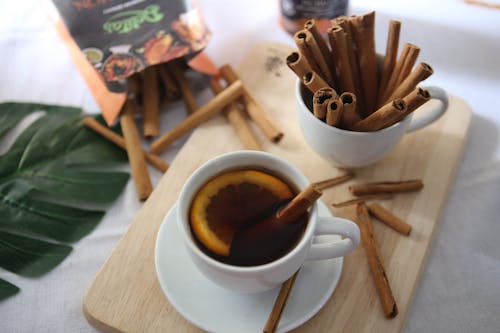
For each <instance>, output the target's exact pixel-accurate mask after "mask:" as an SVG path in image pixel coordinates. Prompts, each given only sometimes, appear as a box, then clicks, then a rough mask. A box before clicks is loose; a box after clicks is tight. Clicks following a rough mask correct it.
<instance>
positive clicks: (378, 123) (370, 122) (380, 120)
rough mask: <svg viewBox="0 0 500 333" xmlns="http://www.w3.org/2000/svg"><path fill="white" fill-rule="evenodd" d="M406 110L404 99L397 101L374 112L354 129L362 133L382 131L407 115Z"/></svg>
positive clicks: (355, 125)
mask: <svg viewBox="0 0 500 333" xmlns="http://www.w3.org/2000/svg"><path fill="white" fill-rule="evenodd" d="M406 110H407V108H406V104H405V102H404V101H403V100H402V99H395V100H393V101H392V102H390V103H387V104H386V105H384V106H383V107H381V108H380V109H378V110H377V111H375V112H373V113H372V114H371V115H369V116H368V117H366V118H365V119H363V120H361V121H359V122H357V123H356V124H354V126H353V127H352V129H353V130H355V131H360V132H373V131H378V130H381V129H383V128H386V127H387V126H389V125H391V124H394V123H395V121H397V119H400V118H401V116H402V115H403V114H405V112H406Z"/></svg>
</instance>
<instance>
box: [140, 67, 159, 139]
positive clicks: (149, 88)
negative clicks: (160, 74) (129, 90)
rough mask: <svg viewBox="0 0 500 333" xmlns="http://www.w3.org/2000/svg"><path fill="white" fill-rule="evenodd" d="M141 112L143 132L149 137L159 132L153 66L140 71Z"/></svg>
mask: <svg viewBox="0 0 500 333" xmlns="http://www.w3.org/2000/svg"><path fill="white" fill-rule="evenodd" d="M141 93H142V112H143V134H144V136H145V137H146V138H151V137H153V136H157V135H158V134H160V106H159V103H160V101H159V97H158V78H157V73H156V69H155V67H154V66H149V67H147V68H146V69H145V70H144V71H143V72H142V89H141Z"/></svg>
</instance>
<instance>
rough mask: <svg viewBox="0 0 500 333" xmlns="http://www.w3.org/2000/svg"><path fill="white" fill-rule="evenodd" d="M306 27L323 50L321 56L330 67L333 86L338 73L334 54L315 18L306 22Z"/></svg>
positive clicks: (329, 71)
mask: <svg viewBox="0 0 500 333" xmlns="http://www.w3.org/2000/svg"><path fill="white" fill-rule="evenodd" d="M304 29H306V30H307V31H309V32H310V33H311V35H312V37H313V39H314V41H315V42H316V44H317V45H318V47H319V50H320V52H321V56H322V58H323V60H324V62H325V63H326V68H327V69H328V73H329V76H331V81H328V79H327V81H328V82H329V84H330V85H331V86H334V85H335V84H336V75H335V66H334V65H333V62H332V54H331V52H330V50H329V49H328V45H327V44H326V41H325V39H323V36H322V35H321V32H320V31H319V28H318V25H317V24H316V20H315V19H309V20H307V21H306V23H304Z"/></svg>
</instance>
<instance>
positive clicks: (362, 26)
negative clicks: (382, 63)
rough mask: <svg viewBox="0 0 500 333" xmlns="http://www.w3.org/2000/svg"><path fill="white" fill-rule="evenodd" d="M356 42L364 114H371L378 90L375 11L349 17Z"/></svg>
mask: <svg viewBox="0 0 500 333" xmlns="http://www.w3.org/2000/svg"><path fill="white" fill-rule="evenodd" d="M348 22H349V26H350V27H351V33H352V38H353V41H354V44H355V50H356V52H355V53H356V59H357V60H358V66H359V68H360V69H362V70H361V71H360V82H361V89H362V92H363V95H362V96H356V97H357V98H358V99H360V98H361V99H362V100H363V106H364V109H363V110H361V113H360V114H361V115H362V116H365V117H366V116H368V115H370V114H371V113H372V112H373V111H374V109H375V103H376V100H377V92H378V69H377V54H376V51H375V12H371V13H368V14H365V15H361V16H351V17H349V18H348Z"/></svg>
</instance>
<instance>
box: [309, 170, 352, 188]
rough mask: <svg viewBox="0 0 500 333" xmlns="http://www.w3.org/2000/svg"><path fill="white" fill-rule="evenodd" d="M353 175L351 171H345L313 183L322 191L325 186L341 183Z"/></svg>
mask: <svg viewBox="0 0 500 333" xmlns="http://www.w3.org/2000/svg"><path fill="white" fill-rule="evenodd" d="M353 177H354V173H353V172H349V173H346V174H345V175H342V176H338V177H334V178H330V179H325V180H322V181H319V182H315V183H314V185H316V188H317V189H319V190H320V191H323V190H325V189H327V188H330V187H333V186H336V185H339V184H342V183H344V182H346V181H348V180H350V179H352V178H353Z"/></svg>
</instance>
